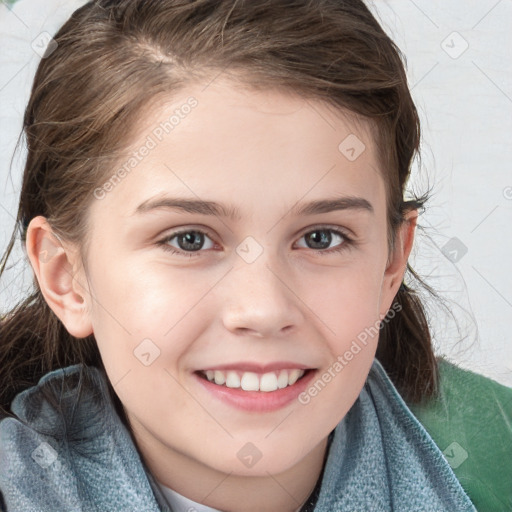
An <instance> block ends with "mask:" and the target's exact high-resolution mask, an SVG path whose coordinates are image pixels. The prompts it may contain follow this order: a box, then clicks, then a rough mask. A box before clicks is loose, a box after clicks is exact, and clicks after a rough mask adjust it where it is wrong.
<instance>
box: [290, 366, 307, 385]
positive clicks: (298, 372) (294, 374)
mask: <svg viewBox="0 0 512 512" xmlns="http://www.w3.org/2000/svg"><path fill="white" fill-rule="evenodd" d="M301 372H302V373H301ZM301 375H304V372H303V371H302V370H292V371H291V372H290V373H289V375H288V384H289V385H290V386H291V385H292V384H295V383H296V382H297V380H298V379H299V377H300V376H301Z"/></svg>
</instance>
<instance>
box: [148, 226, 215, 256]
mask: <svg viewBox="0 0 512 512" xmlns="http://www.w3.org/2000/svg"><path fill="white" fill-rule="evenodd" d="M205 238H208V239H210V237H209V236H208V234H207V233H206V232H204V231H201V230H200V229H193V230H190V229H189V230H183V231H178V232H176V233H171V234H170V235H168V236H166V237H165V238H164V239H162V240H160V241H159V242H157V244H158V245H160V246H161V247H162V249H164V251H169V252H170V253H171V254H180V255H182V256H188V257H189V258H192V257H195V256H196V254H194V253H197V252H199V251H200V250H201V249H204V247H203V245H204V242H205ZM174 239H176V244H177V245H178V247H177V248H176V247H173V246H172V245H170V243H171V242H172V241H173V240H174ZM210 241H211V239H210ZM211 245H212V246H213V245H214V244H213V241H212V244H211ZM212 246H211V247H206V249H211V248H212ZM177 249H178V250H177Z"/></svg>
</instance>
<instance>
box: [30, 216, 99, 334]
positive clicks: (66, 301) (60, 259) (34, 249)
mask: <svg viewBox="0 0 512 512" xmlns="http://www.w3.org/2000/svg"><path fill="white" fill-rule="evenodd" d="M26 250H27V255H28V258H29V260H30V264H31V265H32V269H33V270H34V273H35V276H36V278H37V281H38V283H39V287H40V288H41V292H42V294H43V296H44V298H45V300H46V302H47V303H48V305H49V306H50V308H51V309H52V311H53V312H54V313H55V314H56V315H57V316H58V318H59V319H60V321H61V322H62V323H63V324H64V326H65V327H66V329H67V331H68V332H69V333H70V334H71V335H72V336H75V337H77V338H85V337H86V336H89V334H91V333H92V332H93V330H92V323H91V321H90V319H89V311H88V308H87V302H86V300H85V297H90V294H89V292H88V289H87V282H86V279H85V278H84V277H83V276H82V275H81V274H82V273H81V272H79V271H78V270H77V269H78V268H81V262H80V260H79V258H78V256H77V251H75V250H72V248H71V247H68V248H65V247H64V245H63V244H62V243H61V241H60V240H59V238H58V237H57V236H56V235H55V234H54V233H53V232H52V228H51V226H50V225H49V224H48V221H47V220H46V219H45V217H41V216H38V217H35V218H33V219H32V220H31V221H30V224H29V226H28V229H27V237H26Z"/></svg>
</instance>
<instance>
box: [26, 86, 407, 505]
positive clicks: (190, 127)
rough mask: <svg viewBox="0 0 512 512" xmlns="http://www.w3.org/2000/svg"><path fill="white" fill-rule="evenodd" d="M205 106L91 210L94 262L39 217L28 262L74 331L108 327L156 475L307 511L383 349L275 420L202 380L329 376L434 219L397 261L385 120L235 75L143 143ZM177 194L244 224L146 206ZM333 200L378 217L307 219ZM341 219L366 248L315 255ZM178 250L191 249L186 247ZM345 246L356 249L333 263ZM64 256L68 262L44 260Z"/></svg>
mask: <svg viewBox="0 0 512 512" xmlns="http://www.w3.org/2000/svg"><path fill="white" fill-rule="evenodd" d="M189 96H194V97H195V98H196V99H197V101H198V105H197V107H196V108H195V109H193V110H192V112H191V113H190V114H189V115H187V116H186V117H185V118H183V119H182V120H181V122H180V124H179V125H178V126H176V127H175V128H174V130H173V131H172V132H171V133H170V134H169V135H167V136H166V137H165V138H164V139H163V140H162V141H161V142H160V143H159V144H158V145H157V146H156V147H155V148H154V149H152V150H151V152H150V153H149V154H148V155H147V156H146V157H145V158H144V159H143V160H142V161H141V162H140V163H139V164H138V165H137V167H136V168H135V169H134V170H133V171H132V172H131V173H130V174H129V175H128V176H127V177H125V178H124V179H123V180H122V181H121V182H120V183H119V184H117V185H116V186H115V188H114V189H113V190H112V191H110V192H109V193H108V194H106V196H105V197H104V199H102V200H97V199H93V200H92V203H91V206H90V209H89V211H88V212H87V214H88V218H89V229H90V231H89V236H90V246H89V251H88V253H87V261H86V265H85V266H84V265H83V262H82V261H81V260H80V257H79V255H78V254H79V253H78V250H77V248H76V247H73V246H71V245H69V244H66V243H65V242H62V243H61V242H59V241H58V240H57V239H56V237H55V236H54V235H53V234H52V232H51V228H50V226H49V225H48V223H47V222H46V220H45V219H44V218H43V217H37V218H35V219H33V220H32V221H31V223H30V226H29V228H28V234H27V253H28V256H29V258H30V262H31V264H32V267H33V269H34V272H35V274H36V277H37V279H38V282H39V285H40V287H41V289H42V292H43V295H44V297H45V299H46V300H47V302H48V304H49V305H50V307H51V308H52V309H53V311H54V312H55V313H56V314H57V316H58V317H59V318H60V319H61V321H62V322H63V323H64V325H65V326H66V328H67V330H68V331H69V332H70V333H71V334H73V335H75V336H78V337H84V336H87V335H89V334H91V333H94V335H95V338H96V340H97V343H98V346H99V349H100V352H101V356H102V359H103V361H104V364H105V368H106V371H107V375H108V377H109V379H110V381H111V383H112V384H113V386H114V389H115V391H116V393H117V395H118V396H119V398H120V400H121V401H122V403H123V405H124V408H125V410H126V413H127V416H128V418H129V421H130V424H131V427H132V432H133V435H134V438H135V440H136V443H137V447H138V449H139V451H140V453H141V455H142V457H143V458H144V460H145V461H146V463H147V465H148V467H149V468H150V470H151V471H152V473H153V474H154V475H155V477H156V478H157V480H159V481H160V482H161V483H163V484H164V485H166V486H168V487H171V488H172V489H174V490H176V491H177V492H179V493H181V494H183V495H185V496H187V497H189V498H190V499H192V500H194V501H198V502H203V503H204V504H206V505H209V506H211V507H214V508H218V509H221V510H224V511H235V510H236V511H239V512H253V511H257V510H268V511H274V510H275V511H294V510H297V509H298V508H300V505H301V504H302V503H303V501H304V500H305V499H306V498H307V496H308V495H309V494H310V492H311V491H312V489H313V488H314V486H315V483H316V481H317V479H318V476H319V474H320V471H321V468H322V463H323V458H324V454H325V447H326V440H327V436H328V434H329V433H330V432H331V430H333V429H334V428H335V427H336V425H337V424H338V423H339V422H340V421H341V419H342V418H343V417H344V416H345V414H346V413H347V411H348V410H349V409H350V407H351V406H352V405H353V403H354V402H355V400H356V399H357V397H358V395H359V393H360V391H361V389H362V386H363V384H364V381H365V379H366V377H367V375H368V372H369V369H370V367H371V364H372V361H373V358H374V355H375V350H376V344H377V339H376V338H373V339H372V338H370V339H369V340H368V343H367V345H366V346H365V347H364V348H363V349H362V350H361V351H360V352H359V353H358V354H357V355H355V356H354V358H353V359H352V360H351V361H350V362H349V363H348V364H347V365H346V366H345V367H344V368H343V371H341V372H339V373H337V374H336V376H335V378H333V379H332V380H331V382H329V384H328V385H327V386H325V388H324V389H323V390H322V391H321V392H320V393H318V395H317V396H316V397H314V398H312V399H311V400H310V401H309V403H307V404H306V405H304V404H301V403H299V401H297V400H294V401H293V402H292V403H291V404H289V405H287V406H286V407H284V408H282V409H280V410H277V411H274V412H263V413H261V412H260V413H255V412H247V411H241V410H238V409H235V408H234V407H232V406H231V405H227V404H225V403H224V402H221V401H218V400H216V399H215V398H213V397H212V396H211V395H210V394H209V393H207V392H206V391H205V390H204V389H203V388H202V386H200V385H199V383H198V382H197V380H196V378H195V377H194V376H193V372H194V371H195V370H199V369H201V368H206V367H211V366H214V365H220V364H225V363H232V362H237V361H256V362H259V363H267V362H271V361H282V360H289V361H294V362H297V363H302V364H305V365H307V366H308V367H311V368H316V369H317V371H318V375H321V374H322V373H323V372H326V371H327V370H328V368H329V367H331V366H332V364H333V362H334V361H336V359H337V357H338V356H340V355H343V354H344V353H345V352H346V351H347V350H348V349H349V347H350V345H351V343H352V341H353V340H354V339H356V337H357V335H358V334H359V333H361V332H362V331H364V329H365V328H368V327H370V326H373V325H375V324H376V322H378V321H379V319H381V318H383V317H384V315H385V314H386V312H387V311H388V309H389V308H390V307H391V304H392V301H393V298H394V296H395V295H396V293H397V290H398V288H399V286H400V283H401V281H402V279H403V274H404V272H405V268H406V263H407V258H408V256H409V253H410V250H411V247H412V244H413V236H414V229H415V225H416V216H417V212H411V213H410V214H408V218H407V221H406V222H404V224H403V225H402V227H401V228H400V230H399V231H398V233H397V239H396V244H395V248H394V250H393V251H391V252H390V253H389V252H388V249H389V248H388V245H387V239H386V210H385V188H384V181H383V178H382V174H381V170H380V167H379V165H380V163H379V159H378V155H377V153H376V148H375V143H374V141H373V139H372V137H371V136H370V131H369V129H368V126H367V125H366V124H365V122H362V121H361V122H358V123H356V122H355V121H354V119H350V118H349V117H348V116H344V115H343V114H342V112H340V111H334V110H333V109H332V108H329V107H327V106H326V105H324V104H323V103H321V102H319V101H315V100H307V101H306V100H305V99H303V98H299V97H297V96H293V95H290V94H288V93H285V92H282V91H281V92H278V91H275V90H266V91H258V92H257V91H255V90H251V89H242V88H241V87H240V86H235V85H234V84H233V83H232V82H229V81H228V80H220V79H218V80H216V81H215V82H214V83H213V84H211V85H210V86H209V87H207V88H204V85H201V86H200V85H199V84H198V85H196V86H189V87H188V88H187V89H186V91H185V92H184V93H183V94H182V95H179V96H175V97H173V98H172V99H171V98H169V99H168V100H167V101H166V102H163V103H162V102H161V103H160V104H159V105H158V106H156V107H155V108H153V109H151V110H150V111H148V112H146V113H145V114H144V118H142V119H141V121H140V130H139V131H138V134H137V137H136V139H135V142H134V144H133V148H140V147H141V145H142V144H143V143H144V141H145V140H146V138H147V136H148V134H150V133H151V130H152V129H153V128H154V127H155V126H157V125H158V123H160V122H161V121H162V120H164V119H168V118H169V116H170V115H172V113H173V111H174V109H176V108H177V107H179V106H180V105H182V104H183V103H184V102H185V101H186V98H187V97H189ZM350 134H355V135H356V136H357V137H358V138H359V139H360V140H361V141H363V143H364V144H365V146H366V149H365V150H364V151H363V152H362V154H361V155H360V156H359V157H358V158H357V159H356V160H354V161H349V160H348V159H347V158H346V157H345V156H344V155H343V154H342V153H341V152H340V151H339V149H338V146H339V144H340V143H341V142H342V141H343V140H344V139H345V138H346V137H347V136H348V135H350ZM165 194H167V195H169V196H173V197H174V196H179V197H192V198H194V199H198V198H201V199H208V200H214V201H217V202H220V203H223V204H226V205H228V204H232V205H234V206H236V207H238V208H239V210H240V215H241V219H239V220H236V221H235V220H231V219H229V218H222V217H219V216H207V215H202V214H193V213H187V212H183V211H177V210H171V209H166V208H159V209H154V210H151V211H150V212H147V213H144V214H134V213H133V212H134V210H135V209H136V207H137V206H138V205H139V204H141V203H142V202H143V201H145V200H147V199H150V198H153V197H162V196H163V195H165ZM334 196H355V197H360V198H364V199H366V200H367V201H368V202H369V203H371V205H372V207H373V212H369V211H366V210H363V209H351V210H339V211H332V212H328V213H322V214H315V215H309V216H298V215H295V214H292V208H293V207H294V206H295V205H296V203H297V202H299V203H300V204H302V203H303V202H307V201H312V200H315V199H325V198H332V197H334ZM325 225H327V227H330V228H333V229H336V228H337V229H341V230H344V231H345V232H346V233H347V234H349V235H351V236H352V238H353V243H352V244H350V243H349V242H347V241H346V240H345V239H344V238H342V237H339V236H337V235H336V234H334V233H332V232H327V233H326V235H328V234H329V233H331V234H332V239H331V241H330V242H329V241H327V242H326V243H325V244H324V245H323V246H321V247H322V248H315V246H312V245H311V240H310V239H309V238H308V237H306V236H304V235H306V234H308V233H311V232H313V231H315V229H320V228H322V230H323V229H326V228H325ZM177 228H179V229H183V228H187V229H189V230H193V229H202V230H204V231H206V233H207V237H205V238H204V244H203V246H202V249H201V251H199V252H195V253H194V257H192V258H189V257H187V255H186V254H184V255H176V254H171V253H170V252H166V251H165V250H164V249H163V247H162V245H159V244H158V243H157V242H158V241H160V240H162V239H164V238H165V237H166V236H169V235H171V234H172V232H173V231H176V230H177ZM322 233H324V231H321V233H320V235H321V234H322ZM246 237H252V239H254V241H255V243H254V242H251V243H253V245H252V246H250V247H252V249H250V250H251V251H255V250H256V249H255V247H256V248H257V247H259V249H258V250H261V254H259V256H258V257H257V258H256V259H255V261H253V262H251V263H248V262H247V261H245V260H244V259H243V258H242V257H240V256H239V254H238V253H237V252H236V249H237V247H239V246H240V244H242V242H243V241H244V239H245V238H246ZM308 242H309V246H308ZM167 244H168V245H171V246H172V247H173V248H174V249H176V250H179V249H181V250H182V251H183V252H185V251H186V250H187V246H185V247H184V246H183V245H181V246H180V245H179V241H178V238H174V239H172V241H171V240H169V241H168V242H167ZM343 244H345V247H344V249H343V250H342V251H341V252H331V253H330V254H326V253H324V254H320V252H321V251H325V250H326V249H333V248H336V247H341V246H343ZM242 245H243V244H242ZM48 247H50V248H51V251H50V253H51V256H52V257H51V258H49V260H48V258H45V261H41V258H40V257H39V256H38V255H39V254H40V253H41V250H42V249H43V248H48ZM316 247H319V246H316ZM190 252H193V251H190V250H189V253H190ZM252 254H255V253H254V252H253V253H252ZM143 339H150V340H151V342H152V343H154V345H155V346H157V347H158V349H159V350H160V353H159V356H158V357H157V358H156V359H155V360H154V361H153V362H152V363H151V364H150V365H149V366H145V365H144V364H142V363H141V361H140V360H139V359H137V357H135V356H134V350H135V349H136V347H137V346H139V344H140V343H141V341H142V340H143ZM151 346H152V345H151ZM248 442H250V443H252V444H253V445H255V446H256V447H257V449H258V450H259V451H260V452H261V459H260V460H259V461H258V462H257V463H256V464H254V465H253V466H252V467H246V466H245V465H244V464H243V463H242V462H241V460H240V459H239V458H238V456H237V453H238V452H239V450H240V449H241V448H242V447H243V446H244V445H245V444H246V443H248Z"/></svg>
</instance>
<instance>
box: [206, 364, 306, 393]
mask: <svg viewBox="0 0 512 512" xmlns="http://www.w3.org/2000/svg"><path fill="white" fill-rule="evenodd" d="M205 374H206V378H207V379H208V380H209V381H210V382H215V384H218V385H219V386H222V385H225V386H226V387H228V388H242V389H243V390H244V391H264V392H270V391H276V390H277V389H283V388H285V387H287V386H292V385H293V384H295V383H296V382H297V381H298V380H299V379H300V378H301V377H302V376H303V375H304V370H299V369H297V368H296V369H293V370H280V371H279V374H277V373H276V372H268V373H264V374H263V375H261V376H260V375H259V374H257V373H254V372H236V371H234V370H229V371H228V372H223V371H220V370H207V371H206V372H205Z"/></svg>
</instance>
